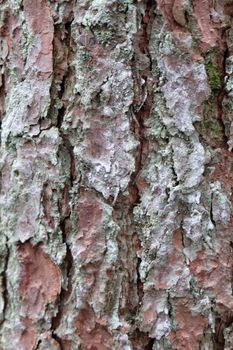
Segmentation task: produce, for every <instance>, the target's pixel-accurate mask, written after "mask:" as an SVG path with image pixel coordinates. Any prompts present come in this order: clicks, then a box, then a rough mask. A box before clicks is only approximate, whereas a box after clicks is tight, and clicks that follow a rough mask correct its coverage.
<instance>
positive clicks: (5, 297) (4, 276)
mask: <svg viewBox="0 0 233 350" xmlns="http://www.w3.org/2000/svg"><path fill="white" fill-rule="evenodd" d="M9 256H10V250H9V247H8V243H6V255H5V264H4V268H3V273H2V297H3V302H4V307H3V311H2V320H1V322H0V325H2V324H3V322H4V321H5V317H6V310H7V305H8V288H7V268H8V262H9Z"/></svg>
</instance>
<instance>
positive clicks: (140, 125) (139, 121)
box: [129, 0, 155, 350]
mask: <svg viewBox="0 0 233 350" xmlns="http://www.w3.org/2000/svg"><path fill="white" fill-rule="evenodd" d="M143 3H144V11H145V13H144V15H142V14H140V13H138V17H139V16H140V17H141V24H140V25H141V32H140V33H139V36H138V37H136V38H135V41H134V47H135V55H134V59H133V62H132V63H133V67H134V70H135V73H134V75H135V76H134V82H135V84H136V85H138V84H140V85H141V80H144V85H143V86H140V87H139V89H141V96H140V97H141V98H142V102H141V103H139V104H138V103H137V105H135V103H134V105H133V106H132V107H133V108H132V116H133V119H132V127H133V130H134V133H135V135H136V136H137V137H138V140H139V146H138V149H137V153H136V157H135V172H134V173H133V174H132V176H131V180H130V184H129V188H132V189H134V193H135V196H134V201H133V202H132V203H131V207H130V210H129V212H130V214H131V216H132V217H133V209H134V207H136V206H137V205H138V204H139V203H140V190H139V188H138V186H137V179H138V177H139V175H140V172H141V171H142V168H143V164H144V161H145V158H146V156H147V155H146V143H147V139H146V136H145V125H144V121H145V119H147V118H148V117H149V115H150V112H151V108H152V103H153V94H152V86H151V82H152V59H151V56H150V50H149V41H150V25H151V24H152V22H153V20H154V16H155V14H154V9H155V4H154V2H153V1H151V0H145V1H143ZM137 52H138V53H140V54H142V55H145V56H146V57H147V58H148V59H149V67H148V68H147V69H146V70H144V71H141V72H140V71H139V70H138V68H140V67H138V66H137ZM135 97H136V98H137V96H135ZM140 264H141V258H140V256H138V255H137V266H136V269H137V290H138V298H139V302H138V307H137V309H136V310H135V314H134V318H135V321H136V319H137V316H138V312H139V309H140V306H141V301H142V298H143V283H142V281H141V278H140ZM135 325H136V329H135V330H134V331H133V334H132V335H131V337H130V338H131V340H132V342H133V341H136V342H137V343H138V344H140V342H142V344H144V348H145V349H147V350H150V349H152V348H153V344H154V339H151V338H150V337H149V335H148V334H146V333H144V332H141V331H140V330H139V325H137V322H136V324H135ZM141 339H142V340H141Z"/></svg>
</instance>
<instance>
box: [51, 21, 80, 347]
mask: <svg viewBox="0 0 233 350" xmlns="http://www.w3.org/2000/svg"><path fill="white" fill-rule="evenodd" d="M71 17H72V16H71ZM72 21H73V18H71V19H70V20H69V21H68V22H66V23H65V24H64V27H65V34H66V37H65V40H64V44H63V45H64V46H65V48H68V52H70V50H71V43H70V41H71V23H72ZM55 36H56V33H55V35H54V37H55ZM69 73H70V69H69V63H68V67H67V70H66V72H65V73H64V75H63V78H62V81H61V84H60V86H59V90H58V91H57V97H56V98H55V100H54V103H55V102H56V101H57V100H59V101H60V103H61V108H60V109H59V111H58V115H57V128H58V130H59V134H60V136H61V139H62V144H61V148H63V152H64V150H65V152H67V154H68V155H69V159H70V176H69V183H67V184H66V186H68V189H67V190H68V192H69V203H70V204H69V205H71V200H70V199H71V198H70V193H71V190H72V188H73V186H74V181H75V180H76V169H75V157H74V152H73V148H74V147H73V146H72V145H71V142H70V140H69V137H68V135H66V134H65V133H64V132H63V130H62V123H63V121H64V116H65V113H66V107H65V103H64V101H63V98H64V95H65V92H66V81H67V79H68V78H69ZM71 211H72V208H71V207H70V208H69V212H68V214H67V215H66V216H65V217H61V220H60V225H59V228H60V231H61V234H62V242H63V243H65V245H66V255H65V258H64V270H65V272H66V277H65V278H66V287H63V288H62V290H61V293H60V296H59V299H58V301H57V307H58V310H57V314H56V316H55V317H53V318H52V320H51V331H52V337H53V338H54V340H55V341H56V342H57V343H58V344H59V345H60V348H61V350H63V348H64V346H63V341H62V339H61V338H60V337H59V336H58V335H57V334H56V330H57V328H58V327H59V325H60V322H61V319H62V316H63V309H64V305H65V303H66V301H67V299H68V298H69V296H70V294H71V291H72V270H73V255H72V252H71V249H70V247H69V243H68V242H67V238H68V234H67V229H68V228H69V225H68V223H69V221H70V216H71ZM60 215H62V213H60Z"/></svg>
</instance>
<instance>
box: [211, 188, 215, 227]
mask: <svg viewBox="0 0 233 350" xmlns="http://www.w3.org/2000/svg"><path fill="white" fill-rule="evenodd" d="M213 196H214V194H213V193H212V194H211V204H210V220H211V222H212V224H213V225H214V226H216V222H215V220H214V215H213Z"/></svg>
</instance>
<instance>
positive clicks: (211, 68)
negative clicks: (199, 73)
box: [205, 62, 222, 93]
mask: <svg viewBox="0 0 233 350" xmlns="http://www.w3.org/2000/svg"><path fill="white" fill-rule="evenodd" d="M205 68H206V73H207V76H208V83H209V86H210V88H211V90H212V91H213V93H217V92H218V91H219V90H220V89H221V86H222V83H221V75H220V73H219V70H218V68H217V67H215V65H214V64H213V63H212V62H208V63H207V64H206V65H205Z"/></svg>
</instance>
